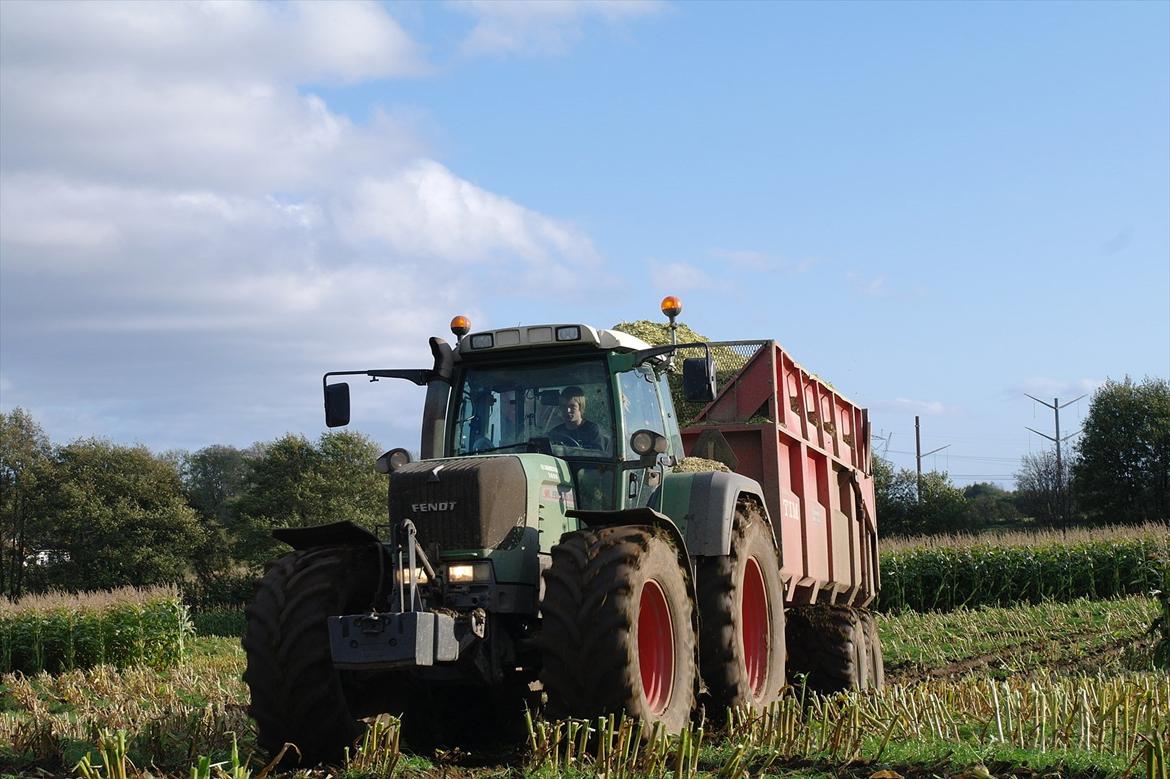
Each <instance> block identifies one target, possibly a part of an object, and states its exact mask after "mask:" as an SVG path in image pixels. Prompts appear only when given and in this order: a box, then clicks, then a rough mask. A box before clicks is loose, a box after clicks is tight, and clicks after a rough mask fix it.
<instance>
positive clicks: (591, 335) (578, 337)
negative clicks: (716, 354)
mask: <svg viewBox="0 0 1170 779" xmlns="http://www.w3.org/2000/svg"><path fill="white" fill-rule="evenodd" d="M555 346H561V347H565V346H592V347H593V348H595V349H597V350H599V351H616V352H634V351H638V350H639V349H649V348H650V344H648V343H646V342H645V341H643V340H642V339H641V338H635V337H634V336H632V335H630V334H629V333H623V332H622V331H620V330H598V329H596V328H593V327H590V326H589V325H583V324H577V323H562V324H548V325H523V326H520V327H504V328H500V329H498V330H480V331H479V332H475V333H468V334H467V335H465V336H463V337H462V338H460V339H459V342H458V343H457V344H456V345H455V347H454V349H453V350H452V351H453V352H454V354H455V359H456V360H458V359H460V355H464V356H470V355H472V354H474V355H480V354H494V353H498V352H507V351H516V350H521V349H542V348H548V347H555Z"/></svg>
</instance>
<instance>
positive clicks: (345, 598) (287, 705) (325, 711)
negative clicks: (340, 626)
mask: <svg viewBox="0 0 1170 779" xmlns="http://www.w3.org/2000/svg"><path fill="white" fill-rule="evenodd" d="M377 572H378V566H377V557H376V553H375V551H374V550H373V549H372V548H362V547H323V548H319V549H312V550H308V551H300V552H293V553H292V554H289V555H285V556H284V557H282V558H280V559H279V560H277V561H276V563H275V564H274V565H273V566H272V567H271V568H270V569H269V570H268V573H267V574H265V576H264V578H263V579H261V580H260V583H259V585H258V586H257V589H256V596H255V598H254V599H253V600H252V603H250V604H249V605H248V608H247V618H248V624H247V629H246V631H245V633H244V639H243V645H244V650H245V652H246V653H247V668H246V669H245V671H244V681H245V682H246V683H247V684H248V687H249V688H250V689H251V693H252V702H251V705H250V706H249V707H248V713H249V714H251V715H252V717H253V718H254V719H255V720H256V728H257V741H258V742H259V744H260V746H261V747H262V748H263V749H264V750H266V751H267V752H268V753H269V754H272V755H275V754H277V753H278V752H280V750H281V748H282V747H283V746H284V744H285V743H286V742H288V743H292V744H294V745H295V746H296V748H297V750H298V751H299V753H300V762H301V764H302V765H314V764H316V763H319V762H323V761H328V760H336V759H339V758H340V757H341V754H342V750H343V749H344V748H345V747H347V746H349V745H350V744H352V743H353V741H354V739H356V738H357V737H358V736H359V735H360V734H361V732H362V726H361V724H360V723H358V722H357V721H356V717H358V716H363V715H365V714H368V713H371V712H368V711H360V712H359V711H355V710H354V707H353V706H351V701H350V700H349V699H347V690H346V688H347V686H349V685H348V683H349V682H351V681H352V679H351V675H349V674H343V673H340V672H338V671H337V669H335V668H334V667H333V658H332V655H331V654H330V650H329V632H328V628H327V626H326V618H327V617H329V616H334V615H340V614H351V613H354V612H355V611H360V610H362V609H366V608H369V606H370V601H371V598H372V597H373V593H374V591H375V588H376V586H377ZM369 681H370V680H366V682H367V685H363V686H365V687H366V691H368V690H369V689H370V687H369V686H368V682H369ZM357 693H358V690H357V689H356V688H355V689H354V690H353V692H352V693H351V695H350V696H349V697H350V698H353V699H354V700H353V703H358V701H357V700H356V698H357ZM368 703H369V702H368V701H367V702H366V704H367V705H368ZM359 705H360V704H359ZM362 708H365V706H362ZM286 757H287V759H289V760H290V761H291V760H292V759H293V757H294V753H293V751H292V750H289V753H288V755H287V756H286Z"/></svg>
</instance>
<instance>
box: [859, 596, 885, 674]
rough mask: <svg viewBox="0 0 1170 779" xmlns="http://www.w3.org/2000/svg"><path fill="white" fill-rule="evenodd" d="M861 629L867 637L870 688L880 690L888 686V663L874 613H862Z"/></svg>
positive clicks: (866, 611) (867, 611)
mask: <svg viewBox="0 0 1170 779" xmlns="http://www.w3.org/2000/svg"><path fill="white" fill-rule="evenodd" d="M861 629H862V633H863V634H864V635H865V648H866V652H867V654H868V659H869V682H870V684H869V686H870V688H871V689H874V690H880V689H881V688H883V687H885V686H886V661H885V656H884V655H883V653H882V637H881V636H880V635H879V634H878V629H877V621H876V620H875V619H874V616H873V612H872V611H869V610H865V611H862V612H861Z"/></svg>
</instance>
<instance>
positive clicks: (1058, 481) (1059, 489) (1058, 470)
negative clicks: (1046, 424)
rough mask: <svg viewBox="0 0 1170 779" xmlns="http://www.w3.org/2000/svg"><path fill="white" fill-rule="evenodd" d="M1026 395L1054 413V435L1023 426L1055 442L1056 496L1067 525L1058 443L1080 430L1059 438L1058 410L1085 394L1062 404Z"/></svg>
mask: <svg viewBox="0 0 1170 779" xmlns="http://www.w3.org/2000/svg"><path fill="white" fill-rule="evenodd" d="M1024 394H1025V395H1028V393H1027V392H1025V393H1024ZM1028 397H1030V398H1032V400H1034V401H1036V402H1037V403H1039V404H1040V405H1042V406H1048V408H1050V409H1052V412H1053V413H1054V414H1055V415H1056V435H1055V436H1050V435H1048V434H1047V433H1041V432H1040V431H1039V430H1032V428H1030V427H1027V426H1026V425H1025V428H1026V429H1028V430H1032V432H1033V433H1035V434H1036V435H1038V436H1041V437H1042V438H1047V439H1048V440H1049V441H1052V442H1054V443H1055V444H1056V494H1057V495H1058V496H1061V500H1060V503H1061V509H1060V514H1061V520H1062V521H1063V522H1064V524H1066V525H1067V524H1068V511H1067V509H1068V505H1067V503H1068V502H1067V501H1065V500H1064V499H1063V495H1064V469H1063V466H1062V465H1061V461H1060V444H1061V443H1062V442H1064V441H1067V440H1068V439H1070V438H1072V437H1073V436H1074V435H1076V434H1077V433H1079V432H1081V431H1080V430H1077V431H1076V433H1069V434H1068V435H1066V436H1065V437H1064V438H1061V437H1060V410H1061V409H1062V408H1064V407H1065V406H1071V405H1072V404H1073V403H1076V402H1077V401H1078V400H1080V399H1081V398H1083V397H1085V396H1084V395H1081V396H1080V397H1079V398H1074V399H1072V400H1070V401H1068V402H1067V403H1064V404H1061V402H1060V398H1053V399H1052V402H1051V403H1046V402H1044V401H1043V400H1040V398H1037V397H1035V396H1033V395H1028Z"/></svg>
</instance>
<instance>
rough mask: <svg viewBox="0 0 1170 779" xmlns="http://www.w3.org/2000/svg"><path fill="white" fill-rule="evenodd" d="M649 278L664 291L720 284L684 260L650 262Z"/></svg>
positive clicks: (704, 287)
mask: <svg viewBox="0 0 1170 779" xmlns="http://www.w3.org/2000/svg"><path fill="white" fill-rule="evenodd" d="M650 278H651V280H652V282H653V284H654V285H655V286H656V287H657V288H658V289H659V290H660V291H666V292H685V291H687V290H692V289H711V288H713V287H719V286H722V284H721V283H719V282H716V281H715V280H714V279H713V278H711V276H710V275H709V274H708V273H707V272H706V271H704V270H703V269H702V268H698V267H696V266H694V265H688V264H687V263H685V262H657V261H655V262H651V263H650Z"/></svg>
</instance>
